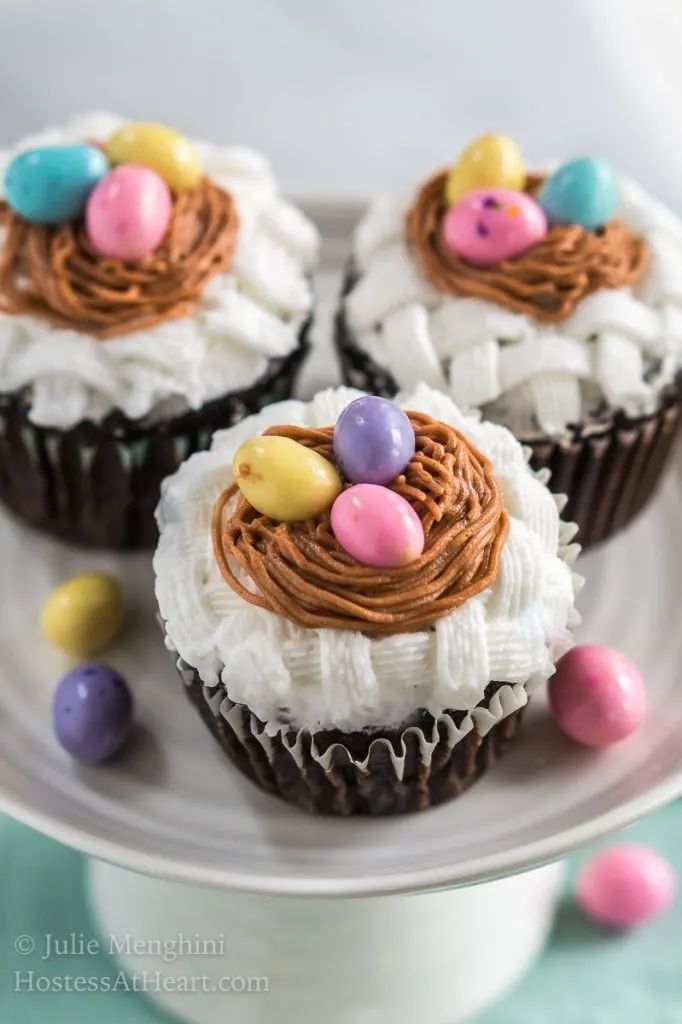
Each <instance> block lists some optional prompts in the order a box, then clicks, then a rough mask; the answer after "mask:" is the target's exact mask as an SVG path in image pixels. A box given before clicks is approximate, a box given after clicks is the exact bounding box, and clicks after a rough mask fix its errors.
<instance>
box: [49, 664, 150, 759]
mask: <svg viewBox="0 0 682 1024" xmlns="http://www.w3.org/2000/svg"><path fill="white" fill-rule="evenodd" d="M132 722H133V698H132V694H131V693H130V690H129V688H128V685H127V683H126V681H125V679H124V678H123V677H122V676H121V675H119V673H118V672H117V671H116V670H115V669H113V668H110V667H109V666H108V665H98V664H94V663H92V664H86V665H78V666H77V667H76V668H72V669H71V671H70V672H67V674H66V675H65V676H64V678H63V679H62V680H61V682H60V683H59V685H58V687H57V689H56V691H55V695H54V699H53V702H52V724H53V727H54V732H55V735H56V737H57V739H58V740H59V742H60V743H61V745H62V746H63V747H64V749H65V750H67V751H68V752H69V754H71V756H72V757H75V758H76V759H77V760H79V761H90V762H93V763H97V762H100V761H106V760H108V758H110V757H113V755H114V754H115V753H116V752H117V751H118V750H120V748H121V747H122V746H123V744H124V742H125V741H126V739H127V738H128V735H129V734H130V730H131V727H132Z"/></svg>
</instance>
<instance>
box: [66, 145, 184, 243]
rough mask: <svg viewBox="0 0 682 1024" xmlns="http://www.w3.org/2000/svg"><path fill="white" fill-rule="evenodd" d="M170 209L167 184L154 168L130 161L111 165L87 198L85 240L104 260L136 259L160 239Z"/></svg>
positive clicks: (168, 219) (167, 221) (171, 203)
mask: <svg viewBox="0 0 682 1024" xmlns="http://www.w3.org/2000/svg"><path fill="white" fill-rule="evenodd" d="M172 209H173V200H172V198H171V194H170V191H169V190H168V186H167V185H166V183H165V181H164V180H163V178H161V177H159V175H158V174H157V173H156V172H155V171H150V170H149V169H148V168H147V167H134V166H133V165H132V164H124V165H123V166H122V167H115V168H114V170H113V171H110V172H109V173H108V174H107V175H106V177H104V178H102V180H101V181H100V183H99V185H97V187H96V188H95V189H94V190H93V192H92V194H91V196H90V198H89V199H88V205H87V208H86V211H85V227H86V230H87V233H88V241H89V242H90V245H91V246H92V248H93V249H94V250H95V252H97V253H99V255H100V256H105V257H106V258H107V259H114V260H125V261H128V262H129V261H132V260H140V259H142V258H143V257H144V256H148V255H149V254H150V253H152V252H153V251H154V249H156V247H157V246H158V245H159V244H160V242H161V241H162V240H163V237H164V235H165V234H166V232H167V230H168V225H169V222H170V217H171V213H172Z"/></svg>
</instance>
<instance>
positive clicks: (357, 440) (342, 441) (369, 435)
mask: <svg viewBox="0 0 682 1024" xmlns="http://www.w3.org/2000/svg"><path fill="white" fill-rule="evenodd" d="M333 445H334V460H335V461H336V464H337V466H338V467H339V469H340V470H341V472H342V473H343V474H344V476H345V477H346V478H347V479H348V480H352V481H353V483H356V484H360V483H366V484H389V483H390V482H391V481H392V480H395V478H396V477H397V476H399V475H400V473H402V472H403V470H404V469H405V467H406V466H407V464H408V463H409V461H410V459H412V457H413V456H414V449H415V436H414V427H413V426H412V424H411V423H410V421H409V419H408V417H407V415H406V414H405V413H404V412H403V410H402V409H401V408H400V407H399V406H397V405H395V404H394V403H393V402H389V401H388V400H387V399H385V398H377V397H376V396H374V395H365V396H363V397H362V398H356V400H355V401H354V402H351V403H350V405H348V406H347V407H346V408H345V409H344V410H343V412H342V413H341V415H340V416H339V418H338V421H337V423H336V426H335V427H334V439H333Z"/></svg>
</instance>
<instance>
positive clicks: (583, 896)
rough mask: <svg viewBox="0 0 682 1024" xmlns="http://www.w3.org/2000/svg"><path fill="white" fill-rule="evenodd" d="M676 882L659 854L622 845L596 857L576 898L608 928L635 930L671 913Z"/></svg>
mask: <svg viewBox="0 0 682 1024" xmlns="http://www.w3.org/2000/svg"><path fill="white" fill-rule="evenodd" d="M676 892H677V879H676V877H675V872H674V870H673V868H672V866H671V865H670V864H669V863H668V861H667V860H665V858H664V857H661V855H660V854H659V853H656V851H655V850H652V849H651V848H650V847H648V846H642V845H640V844H639V843H621V844H619V845H618V846H612V847H610V848H609V849H608V850H605V851H604V852H603V853H599V854H597V856H596V857H593V858H592V859H591V860H589V861H588V862H587V864H585V866H584V867H583V869H582V871H581V872H580V874H579V875H578V882H577V886H576V895H577V897H578V902H579V903H580V906H581V907H582V908H583V910H584V911H585V913H586V914H587V915H588V917H591V918H593V920H595V921H598V922H599V924H603V925H606V926H607V927H609V928H619V929H625V928H635V927H636V926H637V925H640V924H644V923H645V922H647V921H651V920H653V918H655V917H658V916H659V914H662V913H664V911H666V910H668V909H669V908H670V907H671V906H672V904H673V902H674V901H675V895H676Z"/></svg>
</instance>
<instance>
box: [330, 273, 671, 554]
mask: <svg viewBox="0 0 682 1024" xmlns="http://www.w3.org/2000/svg"><path fill="white" fill-rule="evenodd" d="M352 282H353V276H352V275H349V276H348V277H347V279H346V282H345V285H344V292H343V294H344V295H346V294H347V292H348V290H349V289H350V287H351V286H352ZM334 342H335V346H336V352H337V355H338V358H339V362H340V365H341V372H342V376H343V380H344V383H346V384H348V385H350V386H351V387H355V388H360V389H361V390H362V391H369V392H370V393H371V394H375V395H381V396H382V397H383V398H392V397H393V396H394V395H395V394H396V393H397V392H398V391H399V387H398V384H397V381H396V380H395V378H394V377H393V375H392V374H391V373H390V371H389V370H387V369H385V368H384V367H381V366H379V364H378V363H376V362H375V360H374V359H372V357H371V356H369V355H368V354H367V353H366V352H365V351H363V350H362V349H361V348H360V346H359V345H358V343H357V341H356V339H355V337H354V335H353V333H352V331H351V329H350V327H349V325H348V323H347V320H346V317H345V313H344V310H343V306H342V307H341V309H340V310H339V311H338V313H337V315H336V322H335V331H334ZM681 394H682V384H681V383H680V382H679V381H678V383H677V384H676V385H674V386H671V387H670V388H668V389H667V390H666V391H665V392H664V393H663V394H662V396H661V405H660V407H659V409H658V410H657V411H656V412H654V413H652V414H651V415H650V416H643V417H640V418H638V419H630V418H629V417H627V416H625V415H624V414H622V413H618V414H616V415H614V416H611V417H609V418H608V420H604V421H603V422H601V423H599V424H597V425H594V426H589V427H588V426H584V427H577V428H575V429H574V430H573V431H572V432H571V434H570V435H569V436H568V437H565V438H559V439H552V438H541V439H539V440H527V439H525V438H523V437H520V438H519V440H520V441H521V442H522V443H523V444H524V445H527V446H528V447H529V448H530V449H531V452H532V456H531V459H530V465H531V466H532V468H533V469H534V470H543V469H547V470H549V472H550V474H551V475H550V477H549V479H548V481H547V484H548V486H549V488H550V490H551V491H553V493H554V494H565V495H566V496H567V497H568V503H567V505H566V508H565V510H564V512H563V513H562V515H563V518H564V519H567V520H568V521H569V522H574V523H577V524H578V535H577V540H578V542H579V543H580V545H581V546H582V549H583V550H585V549H587V548H590V547H593V546H594V545H595V544H598V543H600V542H601V541H604V540H607V539H608V538H609V537H611V536H613V535H614V534H615V533H617V532H618V531H620V530H622V529H624V527H626V526H628V525H629V523H630V522H632V520H633V519H634V518H635V517H636V516H637V515H638V514H639V513H640V512H641V511H642V510H643V509H644V508H645V506H646V505H647V504H648V502H649V500H650V498H651V497H652V496H653V494H654V493H655V491H656V488H657V487H658V484H659V482H660V480H661V477H662V476H663V472H664V470H665V467H666V465H667V462H668V456H669V454H670V451H671V448H672V446H673V442H674V440H675V434H676V431H677V428H678V426H679V421H680V409H681V407H682V403H681V401H680V399H681Z"/></svg>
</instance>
